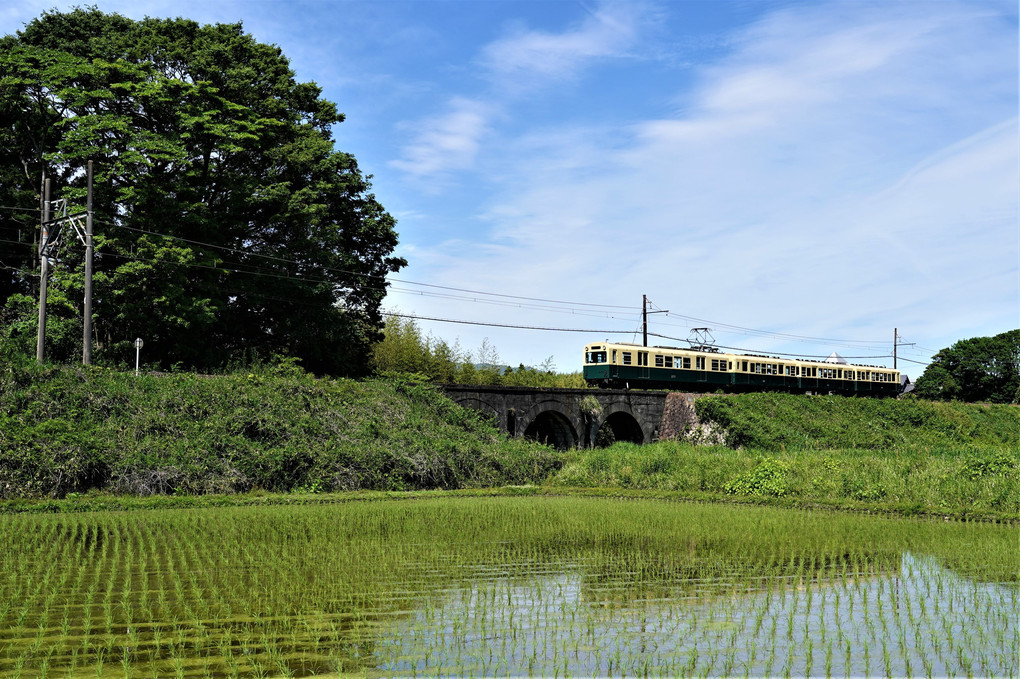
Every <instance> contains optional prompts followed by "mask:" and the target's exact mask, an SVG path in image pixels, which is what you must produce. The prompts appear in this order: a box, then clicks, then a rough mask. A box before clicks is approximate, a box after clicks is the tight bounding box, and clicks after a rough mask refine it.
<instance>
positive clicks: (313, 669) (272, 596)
mask: <svg viewBox="0 0 1020 679" xmlns="http://www.w3.org/2000/svg"><path fill="white" fill-rule="evenodd" d="M0 549H2V551H0V676H3V677H15V676H17V677H40V676H51V677H67V676H91V677H95V676H109V677H121V676H138V677H149V676H152V677H167V676H180V677H205V676H209V677H231V676H245V677H255V676H259V677H265V676H316V675H329V674H337V673H342V674H347V673H350V674H355V675H365V676H435V675H458V676H467V675H474V676H520V675H534V676H572V675H573V676H577V675H581V676H596V675H597V676H648V675H651V676H678V675H699V676H763V675H769V676H862V675H868V676H882V675H884V676H897V677H899V676H1017V675H1020V623H1018V620H1020V589H1018V578H1020V528H1018V527H1016V526H1011V525H993V524H980V523H977V524H975V523H959V522H941V521H932V520H911V519H894V518H878V517H868V516H850V515H844V514H835V513H828V512H810V511H793V510H778V509H767V508H759V507H732V506H720V505H697V504H683V503H669V502H661V501H650V500H612V499H589V498H555V497H527V498H449V497H447V498H441V497H437V498H432V499H425V500H395V501H378V502H358V503H346V504H334V505H320V506H302V507H290V506H267V507H247V508H217V509H194V510H163V511H135V512H122V513H89V514H48V515H26V516H4V517H0Z"/></svg>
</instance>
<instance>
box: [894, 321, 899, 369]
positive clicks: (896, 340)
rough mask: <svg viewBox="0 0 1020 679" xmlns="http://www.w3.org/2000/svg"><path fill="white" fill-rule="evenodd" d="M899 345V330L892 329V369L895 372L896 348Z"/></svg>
mask: <svg viewBox="0 0 1020 679" xmlns="http://www.w3.org/2000/svg"><path fill="white" fill-rule="evenodd" d="M899 344H900V329H899V328H893V331H892V367H893V370H896V348H897V347H898V346H899Z"/></svg>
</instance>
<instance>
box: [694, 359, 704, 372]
mask: <svg viewBox="0 0 1020 679" xmlns="http://www.w3.org/2000/svg"><path fill="white" fill-rule="evenodd" d="M694 368H695V369H696V370H704V369H705V357H704V356H696V357H695V358H694Z"/></svg>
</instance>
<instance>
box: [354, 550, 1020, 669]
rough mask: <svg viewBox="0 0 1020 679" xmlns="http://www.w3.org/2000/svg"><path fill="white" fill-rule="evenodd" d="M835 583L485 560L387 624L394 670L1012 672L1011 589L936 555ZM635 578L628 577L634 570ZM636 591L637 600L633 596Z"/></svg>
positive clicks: (383, 636) (384, 651) (382, 642)
mask: <svg viewBox="0 0 1020 679" xmlns="http://www.w3.org/2000/svg"><path fill="white" fill-rule="evenodd" d="M898 561H899V564H898V566H897V567H889V568H886V569H884V572H883V569H879V570H877V571H876V570H871V571H870V572H856V573H855V572H849V573H841V574H840V575H839V576H838V577H827V576H826V575H825V574H824V572H823V573H822V574H821V575H820V576H817V577H809V578H804V577H799V576H786V577H771V578H746V577H736V578H733V579H729V580H727V579H722V578H717V579H711V580H684V581H673V582H660V583H657V586H655V587H650V586H648V585H647V583H635V582H634V581H632V580H627V579H626V574H624V575H623V577H621V578H620V579H617V580H615V581H614V580H612V579H610V578H606V577H604V574H603V576H602V577H600V578H594V579H593V578H592V577H590V575H589V574H587V572H586V566H585V564H583V563H581V564H578V563H573V564H562V565H560V566H559V567H556V568H551V567H550V566H549V564H544V565H540V564H532V566H533V568H532V569H531V570H530V572H528V575H527V576H526V577H522V576H521V575H520V573H521V572H522V569H521V567H520V565H517V566H515V567H514V569H513V572H512V573H511V572H510V571H509V570H507V569H500V568H492V567H486V568H479V569H478V570H477V572H476V573H475V574H474V577H473V578H471V579H470V580H469V581H467V582H465V583H463V584H462V585H461V586H458V587H454V588H450V589H448V590H446V591H445V592H443V593H442V594H441V595H439V596H437V597H434V598H432V599H430V601H429V603H427V604H426V605H425V606H423V607H422V608H421V609H420V610H416V611H414V612H413V613H411V614H410V615H409V616H408V617H406V618H403V619H400V620H397V621H394V624H393V626H392V628H391V629H389V630H388V631H386V632H380V634H379V636H378V643H377V646H376V656H375V658H374V661H375V663H376V667H375V669H376V670H377V671H378V672H380V673H382V674H385V675H394V674H397V675H415V674H422V673H427V674H430V675H434V674H446V675H463V674H475V675H520V674H530V675H543V676H554V675H567V676H570V675H587V676H594V675H599V676H614V675H616V676H619V675H647V674H653V675H660V676H675V675H681V674H682V675H692V674H697V675H725V676H732V675H740V676H761V675H790V676H862V675H868V676H870V675H885V676H935V675H937V676H947V675H956V674H960V675H995V676H1015V675H1016V674H1018V672H1020V659H1018V653H1020V651H1018V648H1020V623H1018V620H1020V598H1018V591H1017V588H1016V587H1015V586H1014V585H1006V584H999V583H987V582H979V581H976V580H973V579H970V578H967V577H962V576H959V575H957V574H955V573H953V572H952V571H950V570H949V569H947V568H945V567H943V566H942V565H941V564H940V563H938V562H937V561H936V560H935V559H934V558H931V557H926V556H918V555H914V554H911V553H904V554H902V556H901V558H899V559H898ZM631 575H633V574H631ZM635 593H639V595H635Z"/></svg>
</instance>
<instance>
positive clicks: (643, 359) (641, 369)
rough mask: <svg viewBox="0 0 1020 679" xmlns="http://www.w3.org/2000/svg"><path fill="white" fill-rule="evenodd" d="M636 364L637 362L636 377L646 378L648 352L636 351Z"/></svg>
mask: <svg viewBox="0 0 1020 679" xmlns="http://www.w3.org/2000/svg"><path fill="white" fill-rule="evenodd" d="M637 364H638V377H640V378H641V379H643V380H647V379H648V377H649V375H648V352H647V351H639V352H637Z"/></svg>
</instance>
